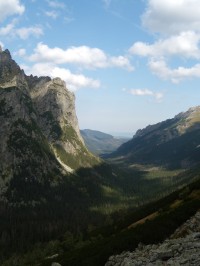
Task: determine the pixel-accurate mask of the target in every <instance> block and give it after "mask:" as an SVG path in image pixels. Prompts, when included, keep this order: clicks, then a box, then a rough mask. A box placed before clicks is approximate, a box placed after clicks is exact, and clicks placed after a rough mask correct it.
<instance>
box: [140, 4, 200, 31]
mask: <svg viewBox="0 0 200 266" xmlns="http://www.w3.org/2000/svg"><path fill="white" fill-rule="evenodd" d="M142 22H143V25H144V26H145V27H146V28H148V29H149V30H150V31H153V32H158V33H161V34H172V33H173V34H174V33H177V32H181V31H190V30H194V31H199V30H200V8H199V0H162V1H161V0H148V6H147V9H146V12H145V13H144V15H143V17H142Z"/></svg>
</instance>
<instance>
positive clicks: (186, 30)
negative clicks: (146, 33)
mask: <svg viewBox="0 0 200 266" xmlns="http://www.w3.org/2000/svg"><path fill="white" fill-rule="evenodd" d="M198 6H199V1H198V0H177V1H174V0H162V1H160V0H148V1H147V8H146V10H145V12H144V14H143V15H142V25H143V26H144V27H145V28H147V29H148V30H150V32H152V33H154V34H155V33H156V34H155V35H154V38H155V41H154V42H152V43H145V42H140V41H138V42H135V43H133V45H132V46H131V47H130V49H129V52H130V54H131V55H134V56H135V55H137V56H142V57H147V62H148V66H149V68H150V70H151V71H152V72H153V73H154V74H156V75H157V76H158V77H160V78H162V79H165V80H170V81H172V82H176V83H177V82H180V81H181V80H183V79H185V78H189V77H191V78H194V77H199V74H198V72H199V65H198V62H199V59H200V9H199V8H198ZM157 33H159V34H157ZM183 59H184V60H183ZM166 62H168V64H169V65H170V63H172V64H173V65H174V63H175V64H176V65H177V64H178V63H179V64H180V65H179V66H178V67H176V68H171V67H170V66H168V65H167V63H166ZM192 63H193V65H192V66H191V64H192Z"/></svg>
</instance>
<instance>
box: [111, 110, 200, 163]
mask: <svg viewBox="0 0 200 266" xmlns="http://www.w3.org/2000/svg"><path fill="white" fill-rule="evenodd" d="M199 137H200V106H197V107H192V108H190V109H189V110H188V111H186V112H184V113H183V112H182V113H180V114H178V115H176V116H175V117H174V118H172V119H167V120H165V121H163V122H160V123H157V124H154V125H149V126H147V127H146V128H144V129H140V130H138V131H137V132H136V134H135V135H134V136H133V138H132V139H131V140H130V141H128V142H127V143H125V144H122V146H120V147H119V148H118V150H117V151H116V152H114V153H113V154H111V155H110V157H111V158H121V160H122V161H123V160H124V161H125V162H128V163H141V164H155V165H163V166H166V167H174V168H179V167H181V168H188V167H191V166H192V165H195V164H196V163H198V162H199V159H198V158H199V155H200V150H199V149H198V147H199V145H200V141H199ZM108 157H109V156H108Z"/></svg>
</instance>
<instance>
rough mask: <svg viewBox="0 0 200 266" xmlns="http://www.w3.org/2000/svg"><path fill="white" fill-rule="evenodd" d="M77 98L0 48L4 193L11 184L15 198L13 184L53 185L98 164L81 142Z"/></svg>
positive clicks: (57, 81)
mask: <svg viewBox="0 0 200 266" xmlns="http://www.w3.org/2000/svg"><path fill="white" fill-rule="evenodd" d="M74 102H75V97H74V94H73V93H72V92H70V91H69V90H68V89H67V87H66V85H65V83H64V82H63V81H62V80H61V79H59V78H55V79H51V78H49V77H33V76H27V75H26V74H25V73H24V71H23V70H21V69H20V67H19V66H18V65H17V63H16V62H15V61H14V60H13V59H12V57H11V55H10V52H9V51H8V50H5V51H3V50H2V49H0V125H1V126H0V135H1V138H0V161H1V164H0V194H2V193H4V192H5V190H6V189H8V188H10V189H11V191H10V196H11V195H12V197H14V196H13V195H14V194H15V193H14V192H13V191H14V190H16V187H15V185H14V183H19V182H21V183H30V182H33V183H34V182H36V183H38V182H39V183H45V182H52V183H54V182H55V181H56V180H59V179H61V178H63V177H62V175H63V174H68V173H69V172H73V171H74V170H76V169H78V168H80V167H90V166H92V165H95V164H98V163H99V161H98V159H97V158H96V157H94V156H93V155H92V154H91V153H90V152H89V151H88V150H87V148H86V147H85V144H84V142H83V140H82V137H81V135H80V132H79V127H78V121H77V117H76V112H75V103H74ZM12 186H13V188H11V187H12ZM4 194H5V193H4Z"/></svg>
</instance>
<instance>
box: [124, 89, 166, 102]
mask: <svg viewBox="0 0 200 266" xmlns="http://www.w3.org/2000/svg"><path fill="white" fill-rule="evenodd" d="M129 93H130V94H132V95H135V96H152V97H154V98H155V99H156V101H157V102H160V101H161V100H162V98H163V96H164V95H163V93H162V92H153V91H152V90H149V89H131V90H129Z"/></svg>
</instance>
